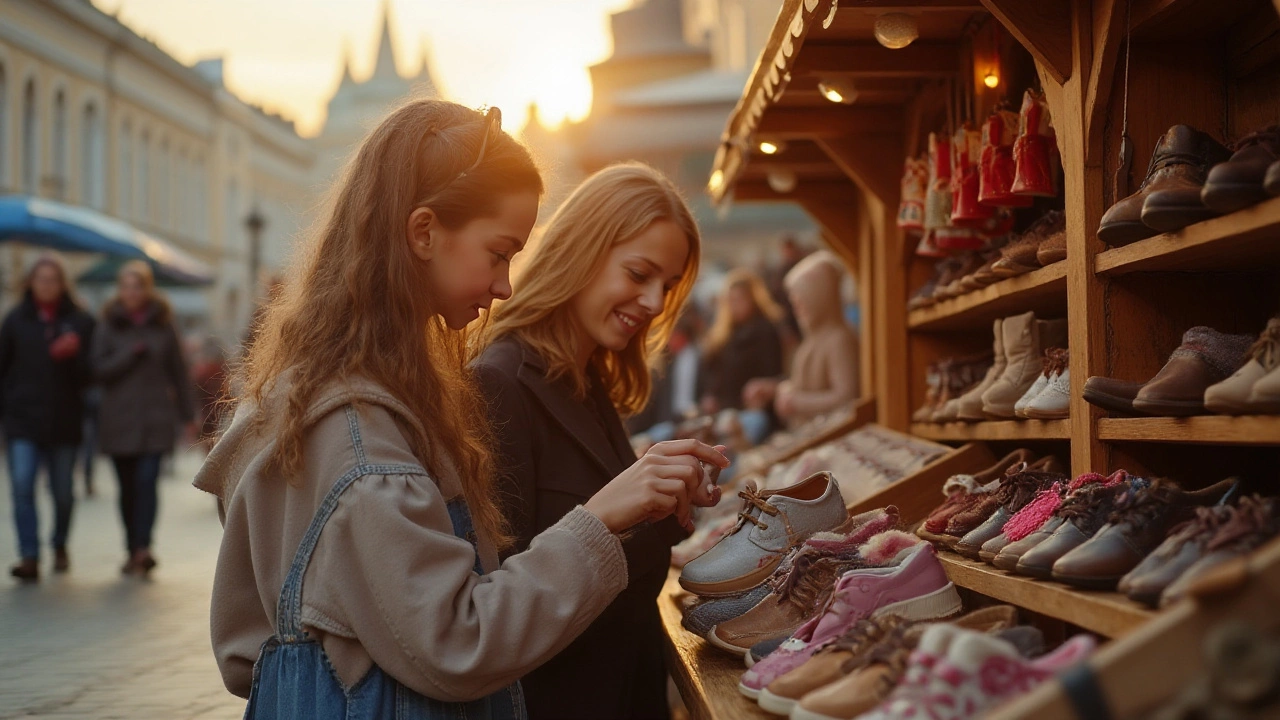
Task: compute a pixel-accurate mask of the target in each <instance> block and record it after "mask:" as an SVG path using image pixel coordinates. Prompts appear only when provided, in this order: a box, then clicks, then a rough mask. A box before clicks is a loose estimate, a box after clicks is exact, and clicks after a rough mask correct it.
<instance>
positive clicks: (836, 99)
mask: <svg viewBox="0 0 1280 720" xmlns="http://www.w3.org/2000/svg"><path fill="white" fill-rule="evenodd" d="M822 96H823V97H825V98H826V99H828V100H830V101H831V102H833V103H841V102H844V96H843V95H841V94H840V91H839V90H836V89H835V88H826V89H824V90H823V91H822Z"/></svg>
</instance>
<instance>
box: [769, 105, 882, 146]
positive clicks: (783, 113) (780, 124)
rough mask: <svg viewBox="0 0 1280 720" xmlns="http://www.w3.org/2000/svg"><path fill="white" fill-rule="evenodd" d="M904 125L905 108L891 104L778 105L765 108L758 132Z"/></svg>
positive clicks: (816, 132) (843, 131) (811, 133)
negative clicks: (867, 105)
mask: <svg viewBox="0 0 1280 720" xmlns="http://www.w3.org/2000/svg"><path fill="white" fill-rule="evenodd" d="M901 127H902V111H901V110H900V109H898V108H892V107H865V108H864V107H857V106H856V105H855V106H846V105H831V106H830V107H825V108H804V109H796V108H779V107H774V108H770V109H768V110H767V111H765V114H764V117H762V118H760V124H759V125H758V126H757V127H756V134H757V135H758V136H763V135H779V136H784V137H788V138H790V137H830V136H833V135H851V134H855V133H885V132H893V131H894V130H897V129H899V128H901Z"/></svg>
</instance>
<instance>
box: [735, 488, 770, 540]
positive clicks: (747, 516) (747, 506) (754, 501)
mask: <svg viewBox="0 0 1280 720" xmlns="http://www.w3.org/2000/svg"><path fill="white" fill-rule="evenodd" d="M738 497H740V498H742V500H743V504H742V510H740V511H739V512H738V517H739V518H740V519H741V520H745V521H747V522H749V523H752V524H753V525H755V526H756V527H758V528H760V529H761V530H768V529H769V524H768V523H765V522H761V521H760V520H759V519H758V518H757V517H756V516H755V515H753V514H751V508H753V507H754V508H755V509H757V510H759V511H760V512H761V513H763V514H765V515H769V516H775V515H777V514H778V508H776V507H774V506H772V505H770V504H769V503H768V502H766V501H765V496H764V495H762V494H761V493H760V492H759V491H757V490H756V489H755V488H753V487H750V486H748V487H746V488H745V489H743V490H742V491H741V492H739V493H738Z"/></svg>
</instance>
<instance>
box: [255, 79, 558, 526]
mask: <svg viewBox="0 0 1280 720" xmlns="http://www.w3.org/2000/svg"><path fill="white" fill-rule="evenodd" d="M486 127H487V125H486V123H485V119H484V115H483V114H481V113H479V112H477V111H475V110H471V109H469V108H466V107H463V106H461V105H458V104H456V103H451V102H446V101H442V100H415V101H411V102H409V103H407V104H405V105H403V106H402V107H400V108H398V109H396V110H395V111H393V112H392V113H391V114H390V115H389V116H387V117H386V119H384V120H383V121H382V122H381V124H379V125H378V127H377V128H376V129H375V130H373V132H371V133H370V134H369V136H368V137H367V138H365V140H364V142H363V143H362V144H361V146H360V148H359V150H358V151H357V152H356V154H355V156H354V158H353V159H352V160H350V161H349V163H348V164H347V166H346V168H345V169H344V170H343V172H342V176H341V178H340V179H339V180H338V181H337V183H336V184H335V186H334V188H333V189H332V191H331V196H330V199H329V201H328V203H329V207H328V209H327V210H326V211H325V212H324V213H323V214H322V216H321V217H322V220H321V222H319V224H318V225H317V226H316V227H315V229H313V230H312V232H311V233H310V235H309V236H308V237H306V238H304V240H303V242H302V244H301V247H300V255H299V256H298V257H297V258H296V259H295V261H294V263H293V264H292V266H291V267H290V269H289V271H288V272H287V273H286V278H285V283H284V287H283V289H282V290H281V292H280V294H279V295H278V297H276V298H275V299H274V300H273V301H272V302H271V304H270V306H269V307H268V308H267V310H266V312H265V313H264V314H263V318H262V321H261V324H260V326H259V328H258V334H257V340H256V341H255V343H254V344H253V346H252V348H251V349H250V350H249V353H248V356H247V357H246V359H245V361H244V363H243V364H242V366H241V367H240V368H239V370H238V375H239V380H240V383H241V384H240V385H239V386H240V387H242V388H243V396H244V397H248V398H251V399H253V400H254V401H255V402H256V404H257V407H259V408H262V407H263V403H262V400H263V396H264V393H265V392H266V391H267V390H269V389H270V386H271V384H272V382H273V381H274V380H275V379H276V378H277V377H279V376H280V375H281V374H282V373H284V372H286V371H289V372H290V374H291V376H292V377H291V378H290V383H291V385H290V389H289V394H288V398H287V405H286V407H287V409H286V411H285V417H284V419H283V423H282V428H283V430H282V431H281V434H280V436H279V438H278V441H277V445H276V451H275V455H274V456H273V457H272V458H271V459H270V462H271V463H272V464H273V466H274V469H278V470H279V471H280V472H281V473H282V474H283V475H285V477H288V478H290V482H293V478H296V477H297V476H298V475H299V473H300V471H301V469H302V464H303V441H304V435H305V433H306V430H307V428H306V427H304V422H303V421H304V416H305V413H306V411H307V409H308V407H309V405H310V404H311V402H312V400H313V399H314V397H315V395H316V393H317V392H318V391H319V390H320V389H321V388H322V387H323V386H325V385H327V384H329V383H330V382H333V381H341V380H345V379H348V378H353V377H364V378H367V379H369V380H372V381H373V382H375V383H377V384H379V385H380V386H382V387H383V388H385V389H386V390H387V391H388V392H390V393H391V394H392V395H393V396H394V397H395V398H396V399H398V400H399V401H400V402H402V403H403V404H404V405H405V406H407V407H408V408H409V410H410V411H411V412H412V413H413V414H414V415H415V416H416V417H417V419H418V420H419V421H421V423H422V426H423V427H424V428H425V431H424V432H423V433H421V434H411V436H410V437H409V438H408V440H409V443H410V445H411V447H412V449H413V452H414V454H415V455H416V456H417V457H418V458H419V459H420V460H421V461H422V462H423V464H424V465H425V466H426V467H427V469H428V470H430V471H431V472H433V473H437V474H439V473H442V472H444V468H445V462H444V460H443V458H442V457H441V454H442V453H445V454H447V456H448V458H449V459H451V460H452V461H453V462H454V463H455V464H456V466H457V468H458V470H459V471H460V474H461V481H462V487H463V495H464V498H465V500H466V502H467V505H468V508H469V509H470V511H471V514H472V516H473V517H474V519H475V522H476V525H477V527H478V528H480V529H481V531H483V532H485V533H487V534H488V535H489V536H490V537H491V538H493V540H494V542H495V543H496V544H498V545H499V546H500V547H501V546H504V545H506V544H508V543H509V541H510V538H509V537H508V534H507V532H506V524H505V521H504V519H503V517H502V513H501V511H500V510H499V509H498V507H497V505H496V504H495V498H496V491H495V488H494V472H493V461H492V458H491V457H490V450H489V447H490V445H489V440H490V432H489V429H488V424H487V420H486V412H485V407H484V404H483V402H482V399H481V397H480V394H479V391H478V389H477V386H476V384H475V383H474V382H473V380H472V378H471V375H470V373H469V371H468V370H467V369H466V366H465V360H466V334H465V332H458V331H452V330H449V329H448V327H447V326H446V325H445V322H444V320H443V319H442V318H441V317H440V316H439V314H438V312H437V310H436V308H434V307H432V302H431V300H430V298H429V297H428V296H429V294H430V293H427V292H424V291H423V289H424V287H425V286H426V284H427V282H428V280H427V273H426V269H425V266H424V264H423V263H422V262H421V261H420V260H418V259H417V258H416V257H415V256H413V255H412V253H411V252H410V250H409V247H408V242H407V241H406V238H405V233H406V229H405V228H406V226H407V223H408V219H409V215H410V214H411V213H412V212H413V211H414V210H417V209H418V208H423V207H430V208H431V209H432V210H433V211H435V213H436V215H437V217H438V218H439V219H440V222H441V223H442V224H443V225H444V226H445V227H446V228H449V229H458V228H461V227H463V226H465V225H466V224H467V223H469V222H470V221H472V220H474V219H476V218H481V217H492V216H494V215H495V214H496V213H497V212H498V205H499V203H500V201H501V199H502V198H503V197H504V196H506V195H509V194H512V193H519V192H533V193H536V194H538V195H539V196H540V195H541V194H542V191H543V184H542V177H541V175H540V174H539V172H538V169H537V167H536V166H535V165H534V162H533V159H532V158H531V157H530V155H529V152H528V150H526V149H525V148H524V146H522V145H521V144H520V143H518V142H516V141H515V140H514V139H512V138H511V137H510V136H509V135H507V134H506V133H504V132H502V131H501V129H498V130H497V131H496V132H494V133H493V134H491V135H490V137H489V141H488V145H487V148H486V149H485V152H484V156H483V160H482V161H481V162H480V163H479V164H478V165H477V166H475V167H474V168H471V169H470V170H468V168H470V167H471V165H472V164H473V163H474V162H475V160H476V158H477V155H478V153H479V150H480V146H481V140H482V134H483V133H484V132H485V129H486ZM464 171H466V172H465V174H463V173H464ZM460 175H461V177H460ZM263 420H264V418H262V417H261V415H260V416H259V417H258V421H259V422H262V421H263ZM432 448H435V452H432V450H431V449H432Z"/></svg>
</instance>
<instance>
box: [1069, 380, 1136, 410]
mask: <svg viewBox="0 0 1280 720" xmlns="http://www.w3.org/2000/svg"><path fill="white" fill-rule="evenodd" d="M1082 394H1083V395H1084V399H1085V402H1088V403H1089V404H1090V405H1096V406H1098V407H1100V408H1102V409H1103V410H1109V411H1111V412H1113V413H1120V414H1121V415H1141V414H1142V413H1141V412H1139V411H1138V410H1136V409H1134V407H1133V400H1132V399H1129V398H1124V397H1120V396H1119V395H1111V394H1109V393H1104V392H1098V391H1097V390H1090V389H1089V388H1088V387H1086V388H1085V389H1084V392H1083V393H1082Z"/></svg>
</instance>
